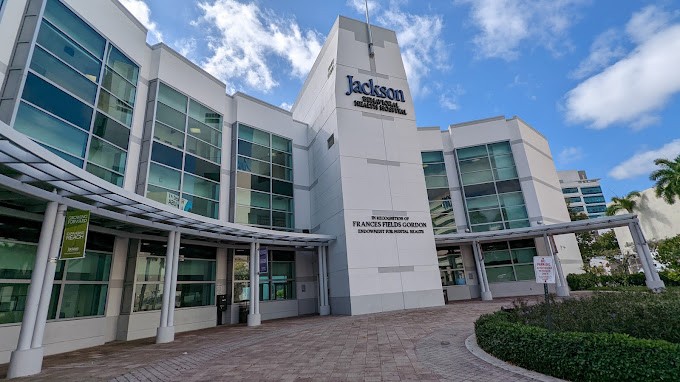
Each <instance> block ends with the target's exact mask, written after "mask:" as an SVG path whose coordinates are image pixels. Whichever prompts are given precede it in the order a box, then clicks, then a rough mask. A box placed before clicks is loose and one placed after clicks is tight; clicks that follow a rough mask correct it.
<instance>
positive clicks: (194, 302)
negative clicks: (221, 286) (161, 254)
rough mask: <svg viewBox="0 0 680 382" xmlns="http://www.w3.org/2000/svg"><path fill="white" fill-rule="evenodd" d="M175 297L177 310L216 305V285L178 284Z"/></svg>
mask: <svg viewBox="0 0 680 382" xmlns="http://www.w3.org/2000/svg"><path fill="white" fill-rule="evenodd" d="M180 269H181V267H180ZM175 295H176V301H175V307H176V308H190V307H194V306H208V305H215V283H201V284H195V283H192V284H181V283H177V292H176V293H175Z"/></svg>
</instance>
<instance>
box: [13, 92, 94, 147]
mask: <svg viewBox="0 0 680 382" xmlns="http://www.w3.org/2000/svg"><path fill="white" fill-rule="evenodd" d="M14 128H15V129H16V130H17V131H20V132H22V133H24V134H26V135H28V136H29V137H31V138H34V139H36V140H39V141H42V142H45V143H47V144H49V145H50V146H54V147H57V148H59V149H60V150H63V151H66V152H67V153H69V154H72V155H75V156H78V157H81V158H82V157H84V156H85V146H86V145H87V133H86V132H84V131H82V130H80V129H77V128H75V127H73V126H71V125H69V124H67V123H64V122H62V121H60V120H58V119H56V118H54V117H52V116H50V115H48V114H45V113H43V112H42V111H40V110H38V109H36V108H34V107H32V106H30V105H27V104H25V103H23V102H22V103H21V104H20V105H19V111H18V112H17V117H16V121H15V122H14Z"/></svg>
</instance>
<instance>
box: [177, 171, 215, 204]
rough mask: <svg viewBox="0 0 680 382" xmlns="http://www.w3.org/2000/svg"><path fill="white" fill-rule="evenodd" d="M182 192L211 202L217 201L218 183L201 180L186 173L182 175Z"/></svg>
mask: <svg viewBox="0 0 680 382" xmlns="http://www.w3.org/2000/svg"><path fill="white" fill-rule="evenodd" d="M182 191H184V192H188V193H190V194H192V195H195V196H202V197H205V198H209V199H213V200H219V198H220V185H219V184H218V183H215V182H211V181H209V180H205V179H201V178H198V177H195V176H192V175H189V174H187V173H185V174H184V182H183V184H182Z"/></svg>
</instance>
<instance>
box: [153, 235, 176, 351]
mask: <svg viewBox="0 0 680 382" xmlns="http://www.w3.org/2000/svg"><path fill="white" fill-rule="evenodd" d="M174 256H175V231H170V232H168V243H167V245H166V248H165V279H164V280H163V304H162V305H161V322H160V324H159V326H158V329H157V330H156V343H157V344H161V343H166V342H172V340H173V339H174V335H172V334H170V330H169V329H168V328H167V327H168V312H169V310H170V293H168V291H169V290H170V288H171V285H172V280H171V277H170V276H171V275H172V265H173V264H174V261H173V258H174Z"/></svg>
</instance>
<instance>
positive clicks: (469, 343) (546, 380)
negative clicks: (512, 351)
mask: <svg viewBox="0 0 680 382" xmlns="http://www.w3.org/2000/svg"><path fill="white" fill-rule="evenodd" d="M465 347H466V348H467V349H468V351H469V352H470V353H472V355H474V356H475V357H477V358H479V359H481V360H482V361H484V362H487V363H489V364H491V365H494V366H496V367H500V368H501V369H503V370H505V371H509V372H511V373H515V374H518V375H521V376H523V377H526V378H531V379H534V380H537V381H542V382H567V381H566V380H564V379H559V378H555V377H551V376H549V375H545V374H541V373H538V372H535V371H531V370H527V369H524V368H521V367H519V366H515V365H511V364H509V363H507V362H505V361H502V360H500V359H498V358H496V357H494V356H492V355H491V354H489V353H487V352H485V351H484V350H482V348H480V347H479V345H477V337H476V336H475V335H474V334H471V335H470V336H469V337H468V338H466V339H465Z"/></svg>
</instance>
